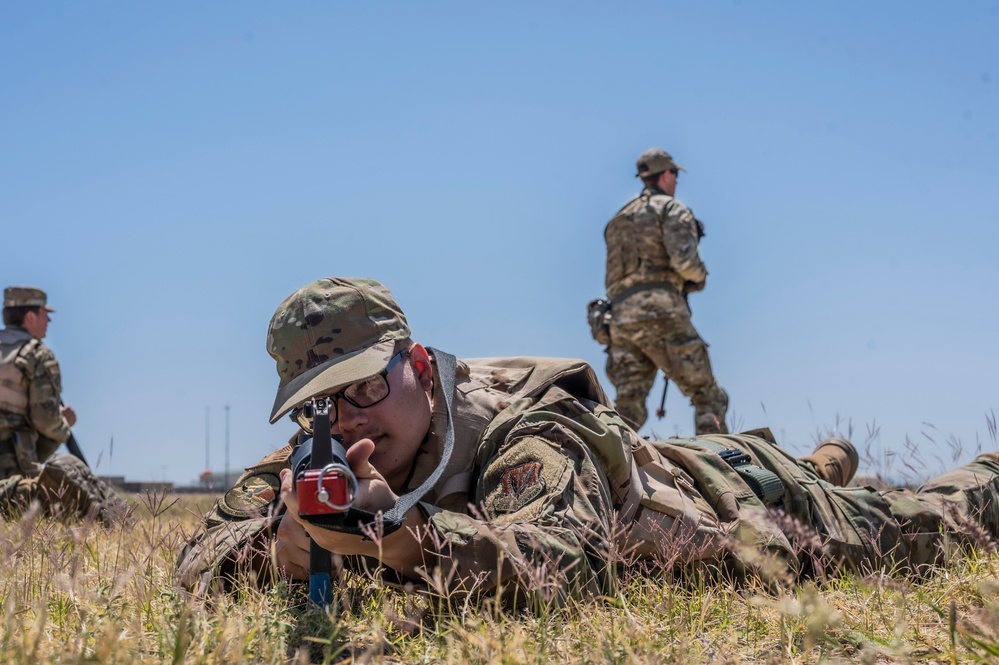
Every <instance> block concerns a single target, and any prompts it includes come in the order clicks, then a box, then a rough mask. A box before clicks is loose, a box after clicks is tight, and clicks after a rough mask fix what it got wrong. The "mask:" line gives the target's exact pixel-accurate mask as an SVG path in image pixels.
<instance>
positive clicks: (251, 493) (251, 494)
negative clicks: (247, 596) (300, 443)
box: [177, 446, 291, 598]
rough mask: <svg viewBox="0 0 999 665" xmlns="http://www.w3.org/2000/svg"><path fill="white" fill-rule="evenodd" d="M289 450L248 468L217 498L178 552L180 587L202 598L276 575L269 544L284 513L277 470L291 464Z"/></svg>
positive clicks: (270, 456) (262, 582) (257, 582)
mask: <svg viewBox="0 0 999 665" xmlns="http://www.w3.org/2000/svg"><path fill="white" fill-rule="evenodd" d="M290 454H291V447H290V446H286V447H284V448H282V449H281V450H279V451H277V452H275V453H273V454H271V455H268V456H267V457H265V458H264V459H263V460H261V461H260V462H259V463H257V464H256V465H254V466H252V467H249V468H247V469H246V471H245V472H244V473H243V475H242V476H240V478H239V480H237V481H236V484H235V485H234V486H233V487H232V489H230V490H229V491H228V492H226V493H225V495H224V496H222V498H221V499H219V500H218V501H217V502H216V503H215V507H214V508H212V510H211V512H209V513H208V515H207V516H206V517H205V521H204V524H203V526H202V529H201V530H200V532H199V533H196V534H195V535H194V537H192V538H191V539H190V540H189V541H188V542H187V544H186V545H184V547H183V549H182V550H181V551H180V554H179V556H178V560H177V579H178V582H179V583H180V584H181V586H182V587H184V588H185V589H187V590H188V591H190V592H192V593H194V594H195V595H196V596H198V597H201V598H204V597H205V596H206V595H208V594H209V593H212V592H215V591H230V590H232V589H233V588H234V587H235V586H236V585H238V584H244V583H245V584H250V585H252V586H263V585H264V584H266V583H268V582H269V581H270V580H271V579H273V577H274V575H275V572H274V570H273V566H272V565H271V556H270V544H271V538H272V536H273V535H274V533H275V532H276V530H277V525H278V523H279V521H280V519H281V515H280V512H279V510H278V501H279V498H280V493H281V480H280V477H279V476H278V474H279V473H280V471H281V469H283V468H286V467H287V466H288V463H289V456H290Z"/></svg>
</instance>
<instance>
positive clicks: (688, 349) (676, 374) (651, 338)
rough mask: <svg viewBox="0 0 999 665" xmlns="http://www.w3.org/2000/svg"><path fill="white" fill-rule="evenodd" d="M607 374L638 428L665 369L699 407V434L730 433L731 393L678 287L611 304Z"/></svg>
mask: <svg viewBox="0 0 999 665" xmlns="http://www.w3.org/2000/svg"><path fill="white" fill-rule="evenodd" d="M610 338H611V341H610V345H609V346H608V347H607V368H606V369H607V378H609V379H610V381H611V383H613V384H614V388H615V389H616V390H617V396H616V399H615V403H614V406H615V408H616V409H617V412H618V413H619V414H621V416H622V417H623V418H624V419H625V420H626V421H627V422H628V424H629V425H631V426H632V427H633V428H634V429H636V430H638V429H640V428H641V427H642V425H644V424H645V420H646V419H647V418H648V410H647V409H646V407H645V402H646V400H647V399H648V395H649V391H650V390H652V384H653V382H654V381H655V378H656V371H657V370H662V372H663V374H665V375H666V378H667V379H668V380H670V381H672V382H673V383H675V384H676V386H677V388H679V389H680V392H682V393H683V394H684V395H685V396H687V397H689V398H690V403H691V404H692V405H693V407H694V429H695V431H696V433H697V434H713V433H717V432H721V433H725V432H728V428H727V427H726V425H725V413H726V411H727V410H728V395H727V394H726V393H725V391H724V390H722V389H721V387H720V386H719V385H718V383H717V382H716V381H715V377H714V374H713V373H712V372H711V361H710V360H709V359H708V345H707V344H706V343H705V342H704V340H702V339H701V337H700V335H698V334H697V331H696V330H695V329H694V325H693V323H691V321H690V308H688V307H687V303H686V301H685V300H684V298H683V296H682V294H680V293H679V292H676V291H667V290H653V291H642V292H639V293H636V294H634V295H632V296H631V297H629V298H626V299H625V300H623V301H621V302H615V303H614V304H613V306H612V308H611V325H610Z"/></svg>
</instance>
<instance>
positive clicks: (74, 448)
mask: <svg viewBox="0 0 999 665" xmlns="http://www.w3.org/2000/svg"><path fill="white" fill-rule="evenodd" d="M66 448H68V449H69V452H70V453H72V455H73V456H74V457H76V458H77V459H78V460H80V461H81V462H83V464H84V466H86V467H87V468H88V469H89V468H90V465H89V464H87V459H86V458H85V457H84V456H83V451H82V450H80V444H78V443H77V442H76V437H75V436H74V435H73V433H72V432H70V433H69V438H68V439H66ZM98 461H100V460H98Z"/></svg>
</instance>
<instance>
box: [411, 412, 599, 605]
mask: <svg viewBox="0 0 999 665" xmlns="http://www.w3.org/2000/svg"><path fill="white" fill-rule="evenodd" d="M537 415H538V414H537V413H535V414H533V416H535V417H536V416H537ZM567 422H569V421H567V420H566V419H562V420H561V421H560V422H558V423H557V422H555V421H554V420H547V421H546V420H545V419H544V418H541V419H538V420H534V419H532V422H531V423H524V424H522V425H520V426H519V427H516V428H514V430H513V432H512V433H511V434H509V435H507V438H506V441H505V442H504V443H503V445H502V446H501V447H500V448H499V449H498V450H497V453H496V454H495V455H493V456H492V458H491V459H489V460H488V462H487V463H486V465H485V466H484V468H483V469H482V474H481V476H480V478H479V484H478V486H477V489H476V491H475V500H476V505H478V506H480V509H479V511H477V512H476V513H475V514H474V515H465V514H460V513H455V512H448V511H443V510H440V509H438V508H435V507H432V506H425V505H424V506H423V507H424V510H425V511H426V512H427V513H428V516H429V521H430V526H431V537H432V538H433V539H435V541H436V550H437V552H438V560H437V561H434V562H432V563H433V564H436V565H437V566H439V568H440V569H441V572H442V573H443V574H442V575H441V576H440V579H444V580H448V582H447V585H448V588H447V589H446V591H447V592H448V593H449V594H454V593H459V594H460V593H482V592H491V591H493V590H496V589H500V590H503V591H504V592H507V593H509V592H511V591H517V592H520V593H524V594H526V595H528V596H532V597H534V598H538V596H537V595H536V594H541V598H542V599H543V600H552V599H553V598H554V599H558V598H561V597H562V596H563V595H564V594H565V593H566V592H568V593H569V594H571V595H574V596H579V595H582V594H599V593H601V592H602V591H603V590H605V589H606V588H607V586H606V582H607V578H606V576H607V575H608V565H607V560H608V534H609V533H610V521H611V510H612V505H611V498H610V491H609V489H608V482H607V479H606V477H605V475H604V473H603V471H602V470H601V468H600V465H599V464H598V462H597V460H596V459H595V457H594V454H593V453H592V451H591V450H590V449H589V447H588V446H586V445H585V443H584V441H583V438H582V437H580V436H579V435H577V433H575V432H573V431H572V430H571V427H566V426H565V423H567ZM570 425H571V423H570Z"/></svg>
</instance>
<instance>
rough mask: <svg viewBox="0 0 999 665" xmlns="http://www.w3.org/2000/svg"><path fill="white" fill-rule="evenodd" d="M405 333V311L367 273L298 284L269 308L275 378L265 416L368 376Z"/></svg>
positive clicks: (385, 361) (382, 364) (376, 370)
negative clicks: (274, 393)
mask: <svg viewBox="0 0 999 665" xmlns="http://www.w3.org/2000/svg"><path fill="white" fill-rule="evenodd" d="M408 338H409V324H408V323H407V322H406V315H405V314H403V312H402V309H400V307H399V305H398V304H397V303H396V301H395V298H394V297H392V293H391V292H390V291H389V290H388V289H387V288H385V286H384V285H382V284H381V283H379V282H376V281H375V280H373V279H354V278H342V277H330V278H327V279H320V280H318V281H315V282H312V283H311V284H307V285H306V286H303V287H302V288H300V289H299V290H298V291H296V292H295V293H293V294H291V295H290V296H288V298H286V299H285V301H284V302H283V303H281V305H280V306H279V307H278V308H277V311H276V312H274V316H273V317H272V318H271V324H270V328H269V329H268V331H267V352H268V353H269V354H270V355H271V357H272V358H274V360H276V361H277V373H278V376H279V377H280V378H281V382H280V383H279V384H278V391H277V397H275V398H274V408H273V410H272V411H271V422H272V423H273V422H275V421H277V419H278V418H280V417H281V416H282V415H284V414H285V413H286V412H287V411H289V410H291V409H292V408H293V407H295V406H297V405H299V404H301V403H302V402H304V401H305V400H307V399H309V398H310V397H314V396H316V395H323V394H327V393H331V392H334V391H335V390H337V389H339V388H341V387H343V386H346V385H349V384H351V383H354V382H356V381H360V380H361V379H366V378H368V377H370V376H374V375H375V374H378V373H379V372H381V371H382V370H383V369H385V367H386V366H387V365H388V362H389V360H391V359H392V352H393V350H394V348H395V343H396V342H397V341H399V340H403V339H408Z"/></svg>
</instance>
